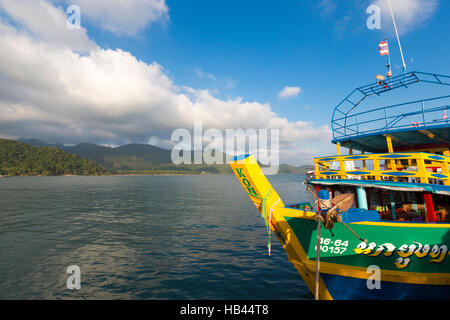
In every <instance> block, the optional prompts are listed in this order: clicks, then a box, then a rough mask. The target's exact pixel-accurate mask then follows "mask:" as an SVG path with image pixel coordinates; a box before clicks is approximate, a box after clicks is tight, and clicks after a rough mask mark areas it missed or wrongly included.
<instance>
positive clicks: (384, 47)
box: [378, 41, 389, 56]
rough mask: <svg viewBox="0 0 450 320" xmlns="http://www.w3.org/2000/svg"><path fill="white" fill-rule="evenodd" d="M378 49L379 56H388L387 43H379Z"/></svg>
mask: <svg viewBox="0 0 450 320" xmlns="http://www.w3.org/2000/svg"><path fill="white" fill-rule="evenodd" d="M378 49H379V50H380V56H384V55H385V54H389V48H388V43H387V41H381V42H380V44H379V45H378Z"/></svg>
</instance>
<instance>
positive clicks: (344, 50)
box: [0, 0, 450, 164]
mask: <svg viewBox="0 0 450 320" xmlns="http://www.w3.org/2000/svg"><path fill="white" fill-rule="evenodd" d="M71 4H75V5H78V6H79V8H80V10H81V20H80V26H81V28H80V29H77V30H69V29H68V28H67V27H66V19H67V13H66V12H65V10H66V8H67V7H68V6H69V5H71ZM392 4H393V8H394V12H395V14H396V18H397V23H398V29H399V32H400V35H401V42H402V45H403V49H404V53H405V59H406V61H407V64H408V70H409V71H413V70H416V71H428V72H436V73H441V74H450V65H449V63H448V52H449V51H450V50H449V49H450V41H448V40H449V36H448V35H449V34H450V19H449V12H450V3H449V2H448V1H443V0H392ZM369 5H377V6H378V7H379V8H380V13H381V21H380V22H381V29H379V30H377V29H374V30H370V29H368V28H367V25H366V21H367V19H368V18H369V16H370V15H369V14H367V13H366V9H367V8H368V7H369ZM385 36H386V37H388V38H389V47H390V51H391V59H392V64H393V66H400V65H401V59H400V54H399V50H398V46H397V42H396V39H395V35H394V29H393V26H392V22H391V19H390V16H389V15H388V11H387V0H370V1H357V0H345V1H342V0H341V1H338V0H317V1H312V0H311V1H299V0H296V1H294V0H285V1H281V2H280V1H266V0H262V1H261V0H260V1H254V0H245V1H242V0H241V1H235V0H229V1H211V0H210V1H205V0H195V1H172V0H130V1H127V2H123V1H119V0H110V1H100V0H41V1H34V0H0V111H1V112H2V115H3V117H2V119H0V136H2V137H7V138H17V137H22V136H25V137H35V138H40V139H43V140H47V141H50V142H62V143H67V144H75V143H80V142H86V141H88V142H94V143H99V144H105V145H121V144H125V143H130V142H140V143H152V144H156V145H158V146H161V147H166V148H170V146H171V142H170V133H171V132H172V131H173V130H175V129H177V128H188V129H189V128H191V127H192V123H193V121H202V122H203V124H204V127H205V128H218V129H220V130H224V129H226V128H244V129H246V128H256V129H258V128H269V129H270V128H278V129H279V130H280V154H282V155H283V156H284V161H283V157H281V158H282V162H289V163H293V164H302V163H307V162H308V163H309V162H311V158H312V157H314V156H320V155H324V154H330V153H334V147H333V146H332V145H331V144H330V143H329V142H330V140H331V130H330V121H331V114H332V111H333V108H334V107H335V106H336V105H337V104H338V103H339V102H340V100H341V99H342V98H344V97H345V96H346V95H347V94H348V93H349V92H350V91H351V90H353V89H354V88H355V87H357V86H361V85H365V84H368V83H371V82H373V81H374V75H375V74H383V73H385V72H386V66H385V65H386V58H385V56H383V57H381V56H380V55H379V53H378V43H379V42H380V41H381V40H383V38H384V37H385ZM399 73H401V69H400V68H396V67H394V74H399ZM283 90H284V92H287V93H288V94H286V95H284V96H283V95H282V94H281V92H283ZM289 93H290V94H289Z"/></svg>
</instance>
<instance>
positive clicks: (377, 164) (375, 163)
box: [373, 158, 381, 180]
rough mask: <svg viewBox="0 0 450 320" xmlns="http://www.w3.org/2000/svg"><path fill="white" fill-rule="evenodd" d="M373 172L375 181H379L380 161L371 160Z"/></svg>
mask: <svg viewBox="0 0 450 320" xmlns="http://www.w3.org/2000/svg"><path fill="white" fill-rule="evenodd" d="M373 171H374V175H375V180H381V169H380V159H378V158H374V159H373Z"/></svg>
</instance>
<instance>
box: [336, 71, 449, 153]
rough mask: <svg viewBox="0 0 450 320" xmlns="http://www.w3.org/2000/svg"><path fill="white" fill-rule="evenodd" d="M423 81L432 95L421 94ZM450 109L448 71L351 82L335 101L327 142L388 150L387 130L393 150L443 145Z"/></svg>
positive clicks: (359, 148) (445, 140) (445, 145)
mask: <svg viewBox="0 0 450 320" xmlns="http://www.w3.org/2000/svg"><path fill="white" fill-rule="evenodd" d="M378 79H379V77H378ZM424 85H425V86H428V87H426V88H425V90H426V91H425V92H426V93H427V94H430V93H433V94H434V96H433V97H431V98H424V97H423V95H422V94H421V89H422V88H421V86H424ZM430 85H432V88H430ZM435 87H439V88H438V89H439V90H437V89H436V88H435ZM404 89H408V92H407V93H406V94H405V91H404ZM394 91H395V93H394ZM381 95H384V96H388V99H387V100H385V99H382V98H381ZM405 96H406V99H405ZM399 99H400V102H399V101H398V100H399ZM408 99H412V100H408ZM405 100H406V102H405ZM377 103H378V106H377ZM449 109H450V76H446V75H441V74H434V73H425V72H408V73H404V74H401V75H398V76H394V77H390V78H386V79H384V80H382V78H381V79H379V80H378V81H377V82H375V83H372V84H369V85H365V86H362V87H359V88H356V89H355V90H353V91H352V92H351V93H350V94H349V95H348V96H347V97H345V98H344V99H343V100H342V101H341V102H340V103H339V104H338V105H337V106H336V107H335V109H334V112H333V117H332V121H331V127H332V129H333V141H332V142H333V143H339V144H340V145H342V146H344V147H348V148H352V149H356V150H361V151H366V152H387V151H388V150H387V145H386V138H385V136H386V135H389V136H391V138H392V143H393V145H394V149H395V151H406V150H418V149H427V148H428V149H432V148H448V147H450V123H449V120H448V119H447V112H450V110H449Z"/></svg>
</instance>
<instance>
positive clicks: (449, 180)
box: [441, 150, 450, 186]
mask: <svg viewBox="0 0 450 320" xmlns="http://www.w3.org/2000/svg"><path fill="white" fill-rule="evenodd" d="M442 154H443V155H444V156H447V157H449V156H450V150H444V152H443V153H442ZM449 165H450V158H446V159H444V161H443V162H442V167H441V169H442V173H443V174H445V175H447V179H445V180H444V185H446V186H448V185H450V169H449V167H448V166H449Z"/></svg>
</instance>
